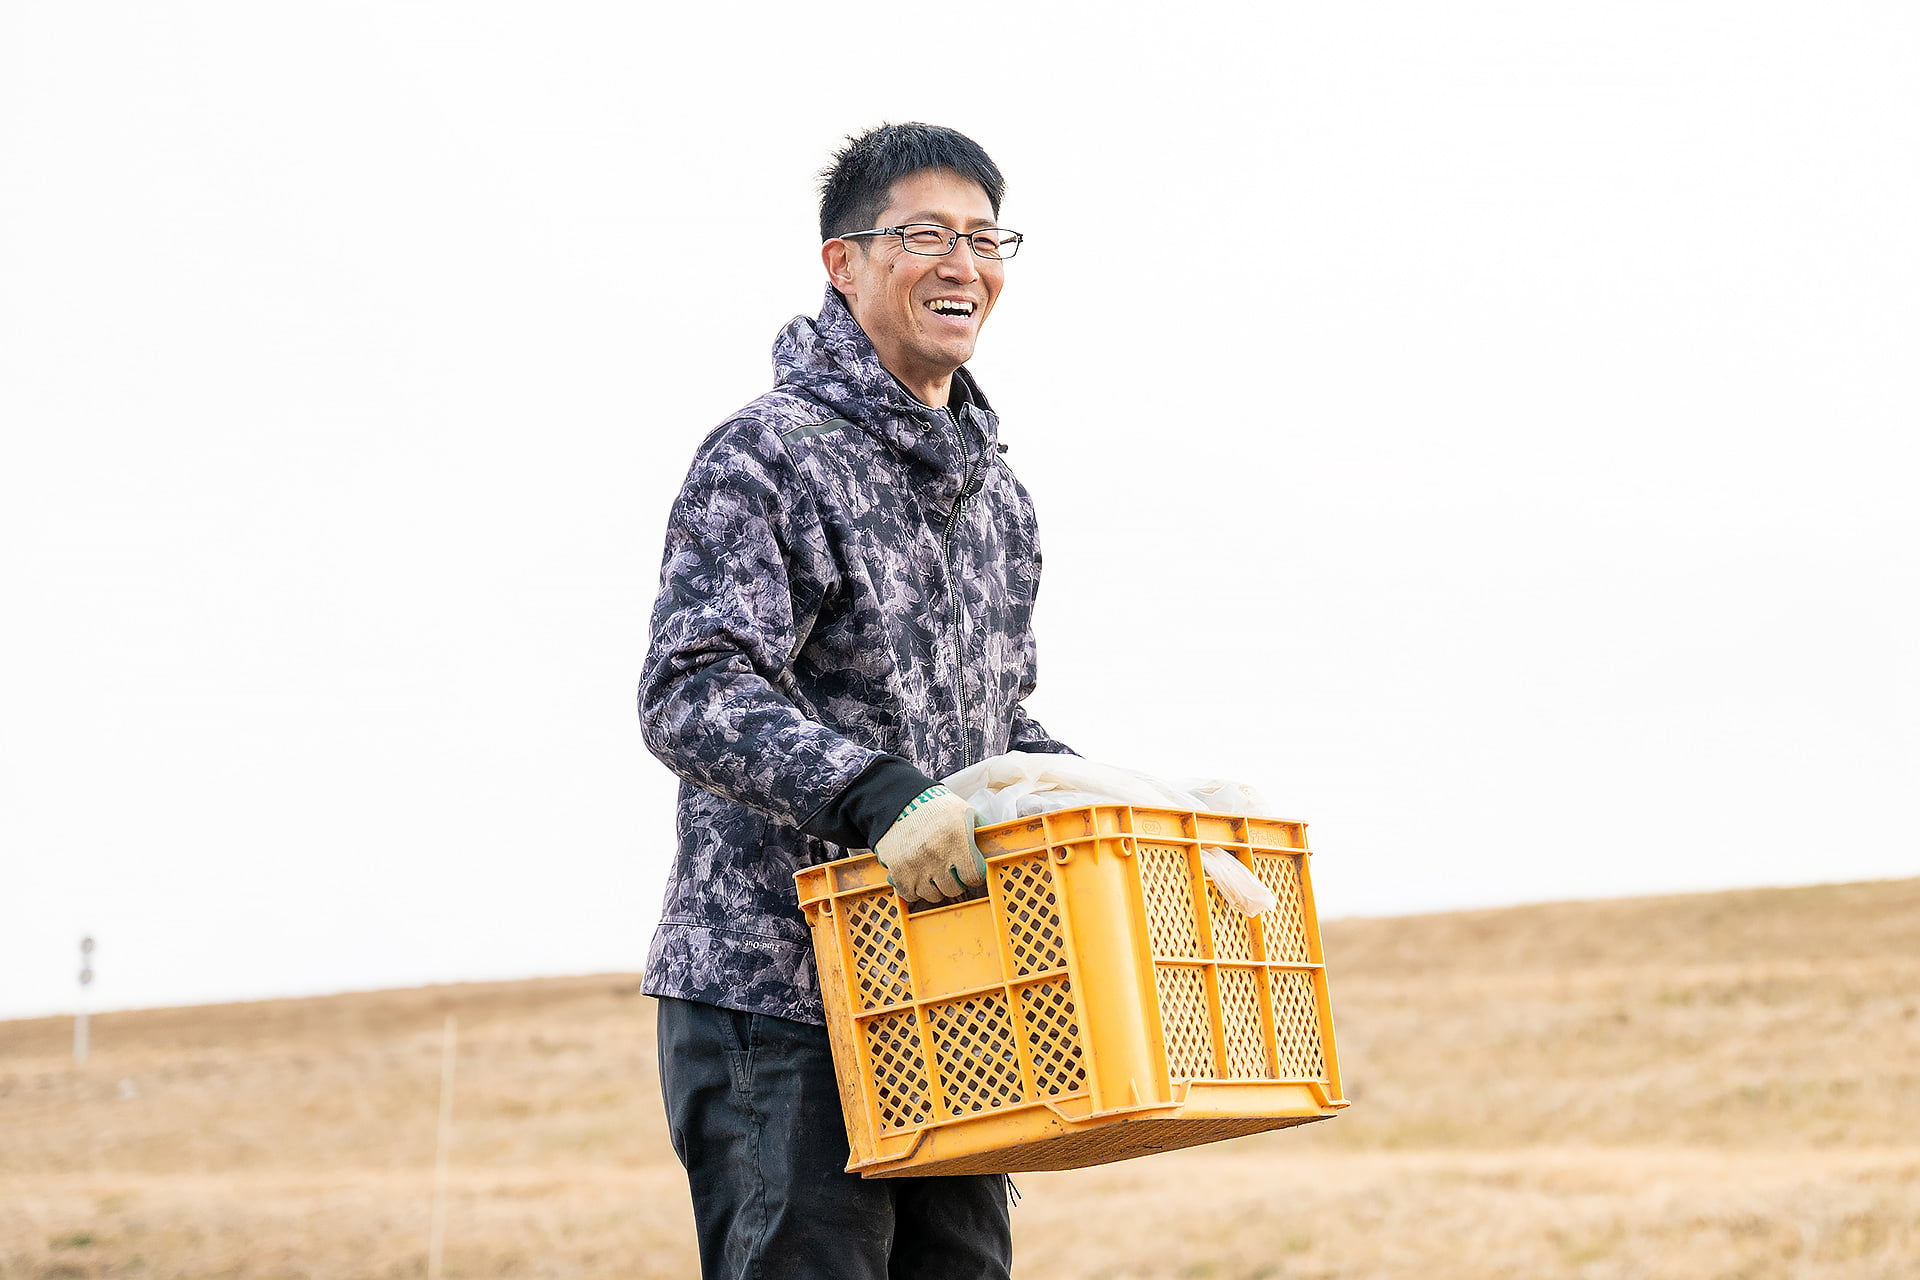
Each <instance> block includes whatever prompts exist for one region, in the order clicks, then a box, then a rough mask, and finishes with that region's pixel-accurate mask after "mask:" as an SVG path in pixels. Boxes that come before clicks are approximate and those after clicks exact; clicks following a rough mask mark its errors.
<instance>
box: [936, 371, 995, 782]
mask: <svg viewBox="0 0 1920 1280" xmlns="http://www.w3.org/2000/svg"><path fill="white" fill-rule="evenodd" d="M940 412H941V413H942V414H943V415H945V417H946V419H947V422H948V423H949V424H951V425H952V427H953V439H954V443H956V444H957V445H959V446H960V454H961V456H962V457H965V456H966V452H967V442H966V440H965V438H964V437H963V436H961V434H960V422H959V420H958V419H957V418H955V417H954V416H953V410H951V409H944V408H943V409H941V410H940ZM985 456H986V450H985V449H982V450H981V451H980V457H978V458H971V459H968V461H967V471H966V475H965V476H964V477H963V478H962V479H961V481H960V496H959V497H957V498H955V499H954V501H953V510H952V511H949V512H948V513H947V523H946V527H945V528H944V529H942V530H941V531H940V562H941V563H942V564H943V565H945V566H946V570H947V591H948V592H949V594H951V596H952V597H953V610H952V617H953V672H954V682H953V709H954V712H955V713H956V715H957V716H958V717H959V722H960V767H961V768H962V769H964V768H966V767H967V766H968V765H970V764H972V763H973V746H972V741H971V739H970V738H969V736H968V734H967V663H966V651H965V647H964V646H963V645H962V643H961V628H962V627H963V626H964V625H965V623H966V621H967V610H966V601H965V598H964V597H963V596H962V595H961V593H960V566H959V564H958V562H957V561H956V560H955V559H954V558H953V556H952V555H951V548H952V545H953V530H954V526H955V525H957V524H959V523H960V517H961V515H962V514H964V513H965V511H966V509H967V502H968V501H969V500H970V499H971V498H972V497H973V492H974V490H973V485H974V481H975V479H976V478H977V477H978V476H979V473H980V459H981V458H984V457H985Z"/></svg>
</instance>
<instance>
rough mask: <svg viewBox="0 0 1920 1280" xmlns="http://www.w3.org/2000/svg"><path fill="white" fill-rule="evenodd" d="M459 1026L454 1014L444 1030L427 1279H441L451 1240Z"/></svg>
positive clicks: (435, 1135)
mask: <svg viewBox="0 0 1920 1280" xmlns="http://www.w3.org/2000/svg"><path fill="white" fill-rule="evenodd" d="M458 1042H459V1028H458V1025H457V1024H456V1023H455V1021H454V1017H453V1015H452V1014H448V1015H447V1021H446V1024H445V1025H444V1026H443V1027H442V1028H441V1031H440V1124H439V1126H438V1128H437V1129H436V1130H435V1133H434V1139H433V1226H432V1227H431V1229H430V1231H429V1234H428V1236H427V1280H440V1258H441V1254H442V1251H443V1249H444V1248H445V1245H446V1240H447V1142H448V1139H449V1138H450V1137H451V1136H452V1133H453V1058H454V1047H455V1045H456V1044H457V1043H458Z"/></svg>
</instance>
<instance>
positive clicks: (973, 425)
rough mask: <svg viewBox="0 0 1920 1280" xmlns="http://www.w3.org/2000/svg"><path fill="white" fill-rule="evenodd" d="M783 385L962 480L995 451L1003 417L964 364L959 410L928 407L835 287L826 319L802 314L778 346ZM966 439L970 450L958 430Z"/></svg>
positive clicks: (955, 403)
mask: <svg viewBox="0 0 1920 1280" xmlns="http://www.w3.org/2000/svg"><path fill="white" fill-rule="evenodd" d="M773 371H774V377H775V380H776V381H777V382H778V383H779V384H780V385H782V386H790V387H793V388H795V389H797V390H799V391H802V392H804V393H805V394H806V395H807V396H808V397H810V398H811V399H814V400H818V401H820V402H821V403H823V404H825V405H826V406H827V407H829V408H830V409H832V410H833V412H834V413H835V415H836V416H838V417H842V418H845V419H846V420H847V421H849V422H852V423H856V424H857V425H859V426H860V427H862V428H864V429H865V430H867V431H868V432H870V433H871V434H873V435H875V436H878V437H879V438H880V439H881V440H882V441H884V442H885V443H886V444H887V445H889V446H890V447H892V448H893V449H894V450H895V451H896V452H898V453H901V454H904V455H905V456H907V457H909V458H913V459H916V460H918V461H920V462H923V463H925V464H927V465H929V466H931V467H933V468H934V469H936V470H938V471H940V472H943V473H945V474H948V475H954V476H958V475H959V474H961V473H962V472H964V471H965V470H966V469H967V466H968V463H969V460H970V459H974V458H980V457H985V456H987V455H988V454H990V453H991V452H992V450H993V448H994V446H995V444H996V442H997V439H998V428H999V419H998V418H997V417H996V416H995V415H994V412H993V408H992V406H991V405H989V404H988V403H987V398H986V396H985V395H983V394H982V393H981V391H980V386H979V384H978V383H976V382H975V381H974V380H973V375H972V374H971V373H969V372H968V371H967V370H966V368H965V367H964V366H963V367H962V368H960V369H957V370H955V371H954V375H953V380H954V384H955V385H954V389H953V397H952V399H951V401H950V402H949V408H950V410H951V413H950V414H949V413H947V412H943V411H941V410H939V409H933V408H929V407H928V406H926V405H924V404H922V403H920V401H919V400H918V399H917V398H915V396H914V395H913V394H912V393H911V392H909V391H908V390H907V389H906V387H905V386H903V385H901V382H900V380H899V379H898V378H896V377H894V376H893V375H892V374H891V373H888V372H887V369H886V366H885V365H883V364H881V363H880V356H879V354H878V353H877V352H875V351H874V349H873V343H872V342H871V341H870V340H869V339H868V338H867V335H866V332H865V331H864V330H862V329H861V328H860V323H859V321H857V320H855V319H854V318H853V313H852V312H851V311H849V310H848V309H847V303H846V299H845V298H843V297H841V296H840V291H839V290H838V289H835V288H834V287H833V286H832V285H828V286H827V296H826V299H825V301H824V302H823V303H822V304H821V307H820V314H819V316H818V317H815V318H813V319H809V318H808V317H806V316H795V317H794V318H793V319H792V320H790V321H789V322H788V323H787V327H786V328H784V329H782V330H781V331H780V336H779V337H777V338H775V339H774V343H773ZM956 427H958V433H959V435H960V436H961V438H962V439H963V440H964V441H965V446H964V451H962V449H961V447H960V442H959V441H957V440H956V439H955V438H954V437H955V428H956Z"/></svg>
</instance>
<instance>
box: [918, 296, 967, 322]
mask: <svg viewBox="0 0 1920 1280" xmlns="http://www.w3.org/2000/svg"><path fill="white" fill-rule="evenodd" d="M926 305H927V310H929V311H931V312H933V314H935V315H937V316H959V317H962V318H965V317H967V316H970V315H972V314H973V303H971V302H968V301H966V300H964V299H962V298H935V299H934V300H933V301H931V302H929V303H927V304H926Z"/></svg>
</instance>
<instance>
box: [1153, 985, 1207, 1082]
mask: <svg viewBox="0 0 1920 1280" xmlns="http://www.w3.org/2000/svg"><path fill="white" fill-rule="evenodd" d="M1153 985H1154V986H1155V988H1156V989H1157V990H1158V991H1159V995H1160V1033H1161V1036H1162V1037H1163V1038H1164V1039H1165V1040H1166V1042H1167V1071H1168V1072H1169V1073H1170V1074H1171V1075H1172V1076H1173V1078H1174V1079H1175V1080H1205V1079H1211V1078H1212V1077H1213V1074H1214V1070H1213V1020H1212V1019H1211V1018H1210V1017H1208V1016H1207V980H1206V978H1205V977H1203V976H1202V975H1201V971H1200V970H1199V969H1190V968H1186V967H1184V966H1181V965H1171V964H1157V965H1155V966H1154V967H1153Z"/></svg>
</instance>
